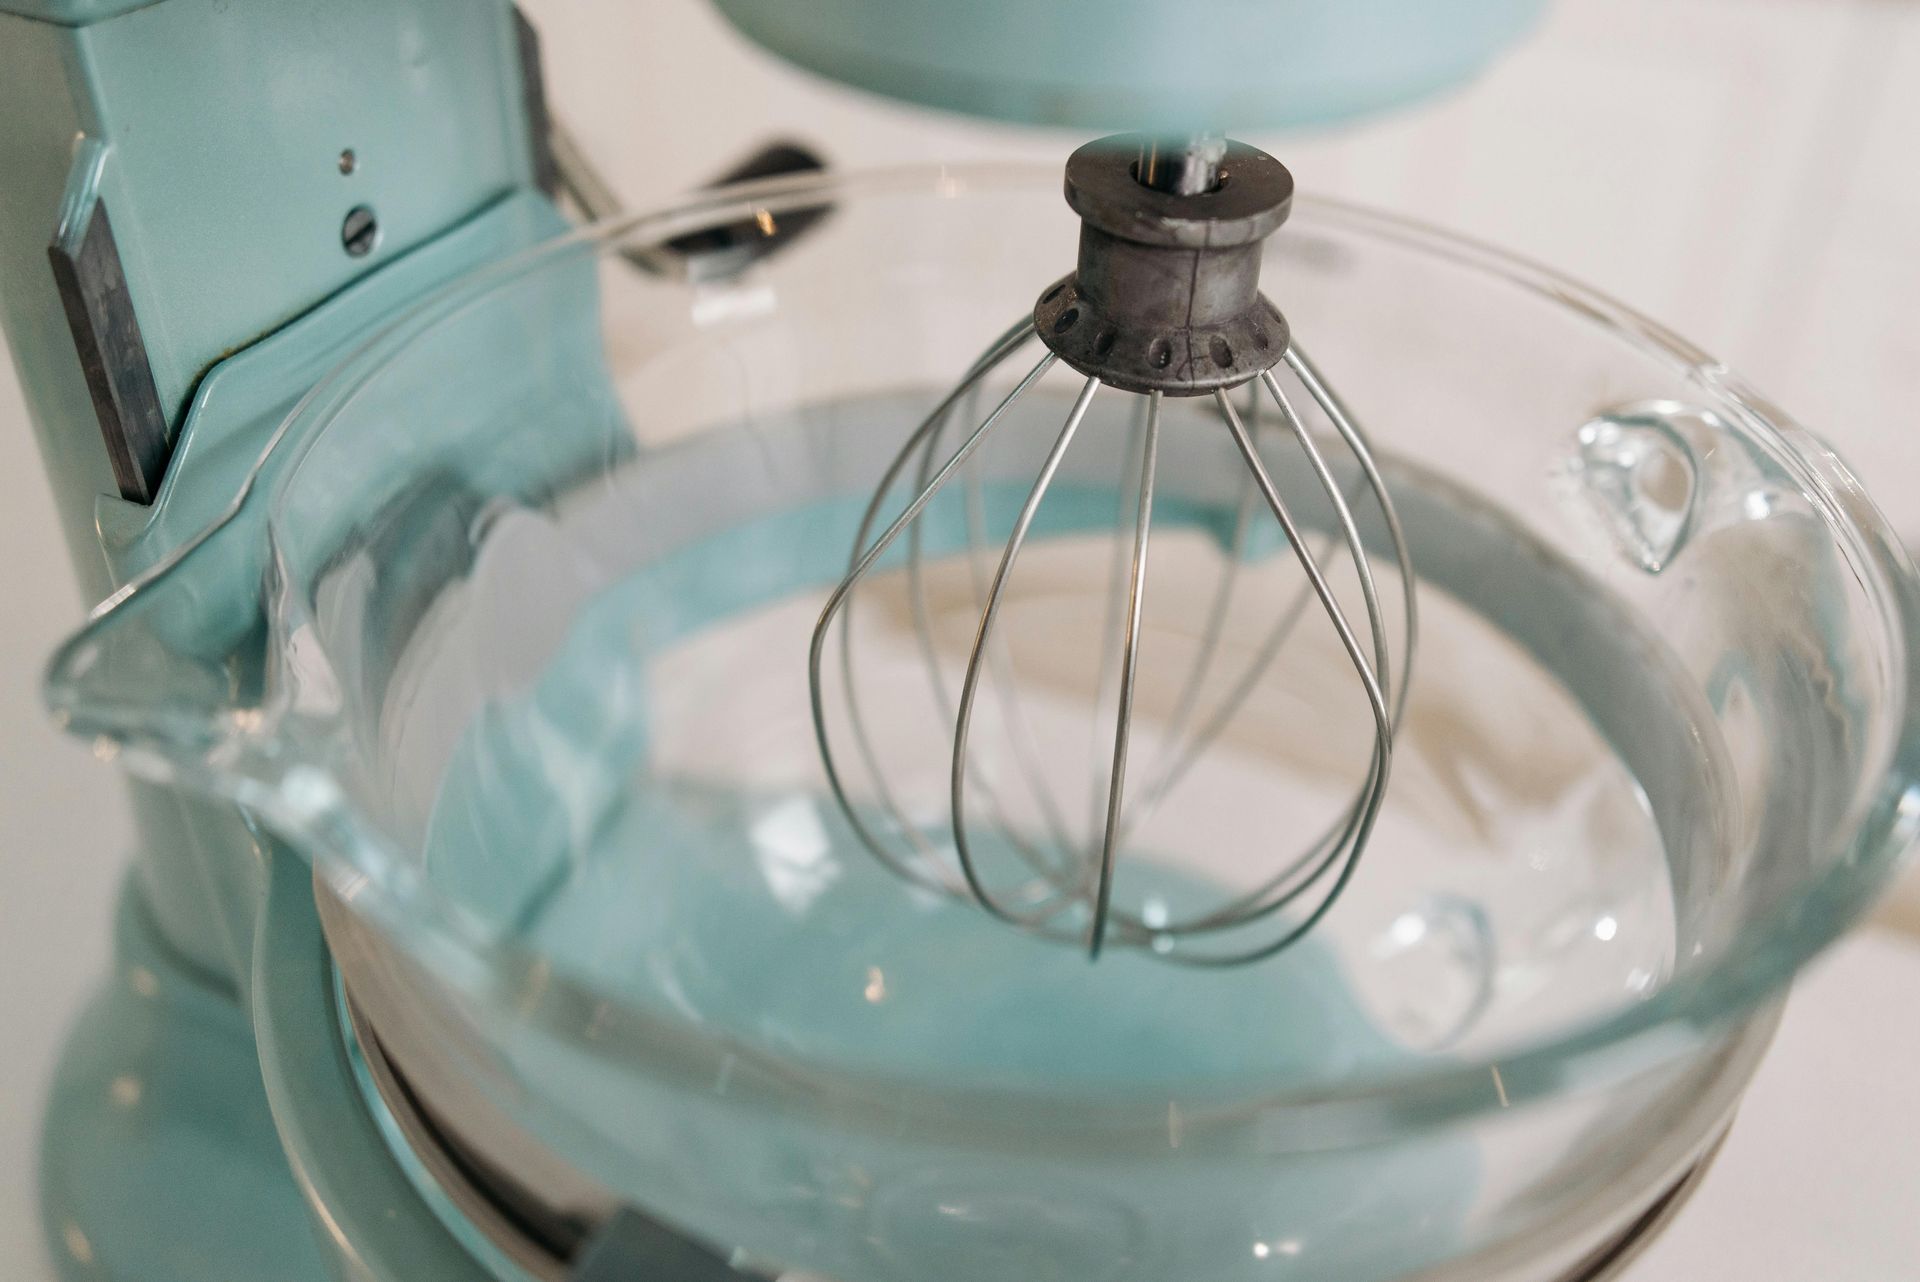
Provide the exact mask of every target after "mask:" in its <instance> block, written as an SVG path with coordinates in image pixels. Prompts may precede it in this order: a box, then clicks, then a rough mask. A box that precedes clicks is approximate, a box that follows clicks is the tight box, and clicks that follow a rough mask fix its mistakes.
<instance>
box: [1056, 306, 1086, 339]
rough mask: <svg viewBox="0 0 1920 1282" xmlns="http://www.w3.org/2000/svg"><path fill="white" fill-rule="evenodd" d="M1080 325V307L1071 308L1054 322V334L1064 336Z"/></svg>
mask: <svg viewBox="0 0 1920 1282" xmlns="http://www.w3.org/2000/svg"><path fill="white" fill-rule="evenodd" d="M1079 323H1080V309H1079V308H1078V307H1069V308H1067V310H1066V311H1064V312H1061V313H1060V315H1059V316H1058V317H1057V318H1055V320H1054V322H1053V332H1054V333H1056V334H1064V333H1066V332H1067V331H1068V330H1070V329H1072V328H1073V327H1074V326H1075V325H1077V324H1079Z"/></svg>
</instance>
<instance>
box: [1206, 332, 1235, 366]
mask: <svg viewBox="0 0 1920 1282" xmlns="http://www.w3.org/2000/svg"><path fill="white" fill-rule="evenodd" d="M1207 355H1209V356H1211V357H1213V363H1214V364H1215V365H1218V366H1219V367H1220V368H1221V369H1226V368H1228V367H1229V366H1231V365H1232V364H1233V348H1231V347H1229V346H1227V340H1226V339H1224V338H1222V337H1220V335H1218V334H1215V335H1214V336H1213V337H1212V338H1210V339H1208V340H1207Z"/></svg>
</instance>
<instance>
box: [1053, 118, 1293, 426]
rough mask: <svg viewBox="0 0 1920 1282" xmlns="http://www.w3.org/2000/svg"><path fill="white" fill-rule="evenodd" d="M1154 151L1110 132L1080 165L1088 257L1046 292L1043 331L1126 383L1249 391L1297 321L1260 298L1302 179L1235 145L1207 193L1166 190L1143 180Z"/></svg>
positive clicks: (1073, 175) (1074, 173) (1071, 355)
mask: <svg viewBox="0 0 1920 1282" xmlns="http://www.w3.org/2000/svg"><path fill="white" fill-rule="evenodd" d="M1154 146H1155V144H1154V143H1153V142H1152V140H1150V139H1145V138H1142V137H1138V136H1133V135H1121V136H1118V137H1113V138H1103V139H1100V140H1099V141H1097V142H1091V143H1088V144H1087V145H1086V146H1084V147H1082V148H1080V149H1079V150H1078V151H1076V152H1074V153H1073V155H1072V157H1071V158H1070V159H1069V160H1068V161H1067V174H1066V197H1067V204H1068V205H1069V206H1070V207H1071V208H1072V209H1073V211H1074V212H1075V213H1077V214H1079V215H1080V220H1081V221H1080V257H1079V265H1078V267H1077V268H1076V269H1075V270H1074V272H1073V273H1072V274H1071V275H1069V276H1067V277H1065V278H1063V279H1062V280H1059V281H1057V282H1055V283H1054V284H1053V285H1051V286H1049V287H1048V288H1047V290H1046V291H1045V292H1044V293H1042V294H1041V295H1040V301H1039V303H1038V304H1037V305H1036V306H1035V308H1034V327H1035V329H1036V331H1037V332H1038V333H1039V335H1040V338H1041V341H1043V342H1044V343H1046V345H1047V346H1048V347H1049V348H1051V349H1052V350H1053V351H1054V352H1055V353H1056V354H1058V355H1059V357H1060V359H1061V360H1063V361H1065V362H1066V363H1067V364H1069V365H1071V366H1072V367H1073V368H1075V369H1077V370H1079V371H1080V372H1081V373H1082V374H1085V375H1087V376H1089V377H1092V378H1098V379H1099V380H1100V381H1101V382H1103V383H1107V384H1111V385H1112V386H1114V387H1118V388H1122V389H1124V390H1126V391H1131V392H1161V393H1164V394H1165V395H1168V396H1201V395H1205V394H1206V393H1208V392H1212V391H1215V390H1216V389H1219V388H1223V387H1236V386H1238V385H1239V384H1241V383H1245V382H1247V381H1248V380H1249V379H1252V378H1254V377H1256V376H1257V375H1259V374H1261V373H1262V372H1264V371H1266V370H1268V369H1271V368H1272V367H1273V366H1274V365H1275V364H1276V363H1277V362H1278V361H1279V360H1280V358H1281V356H1282V355H1283V354H1284V353H1285V352H1286V350H1287V340H1288V334H1287V322H1286V319H1285V317H1283V316H1282V315H1281V314H1280V310H1279V308H1277V307H1275V306H1274V305H1273V304H1272V303H1271V302H1269V301H1268V300H1267V299H1265V298H1263V297H1262V296H1261V294H1260V260H1261V253H1262V248H1263V245H1264V243H1265V241H1266V238H1267V237H1268V236H1270V235H1272V234H1273V232H1274V231H1275V230H1277V229H1278V228H1279V227H1280V225H1281V224H1282V223H1284V222H1285V221H1286V219H1287V214H1288V212H1289V211H1290V210H1291V208H1292V205H1293V175H1291V174H1289V173H1288V172H1287V170H1286V167H1285V166H1283V165H1282V164H1281V163H1280V162H1279V161H1277V160H1275V159H1274V158H1273V157H1272V156H1269V155H1267V154H1266V153H1265V152H1263V151H1260V150H1259V149H1257V148H1254V147H1249V146H1247V145H1246V144H1244V143H1237V142H1229V143H1227V144H1225V146H1224V149H1223V153H1222V155H1221V157H1220V159H1219V162H1218V165H1217V168H1215V170H1214V175H1213V182H1212V184H1211V185H1210V186H1208V187H1207V188H1206V189H1205V190H1200V191H1193V192H1183V191H1179V190H1163V189H1161V188H1158V187H1153V186H1149V185H1148V184H1147V182H1146V181H1144V180H1143V178H1142V172H1143V171H1142V164H1143V160H1142V158H1143V156H1148V155H1151V154H1152V153H1153V151H1154Z"/></svg>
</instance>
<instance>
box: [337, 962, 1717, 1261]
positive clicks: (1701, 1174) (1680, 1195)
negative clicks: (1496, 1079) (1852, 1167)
mask: <svg viewBox="0 0 1920 1282" xmlns="http://www.w3.org/2000/svg"><path fill="white" fill-rule="evenodd" d="M343 1005H344V1007H345V1011H346V1023H347V1034H348V1036H349V1037H350V1038H351V1039H352V1040H353V1042H354V1043H355V1044H356V1049H357V1051H358V1053H359V1055H360V1056H361V1057H362V1060H363V1062H364V1064H365V1067H366V1081H365V1084H366V1085H367V1086H368V1087H369V1088H370V1089H369V1091H368V1098H367V1104H368V1107H369V1108H371V1109H373V1110H375V1112H376V1113H380V1114H383V1115H384V1116H382V1118H381V1121H382V1123H383V1125H382V1129H383V1130H384V1131H386V1132H387V1133H388V1134H390V1135H394V1134H397V1136H398V1137H399V1139H400V1140H401V1141H402V1142H404V1144H405V1145H406V1148H407V1152H405V1153H402V1154H398V1155H397V1156H400V1157H402V1159H403V1164H404V1165H406V1166H407V1168H408V1170H409V1172H410V1173H411V1174H413V1175H414V1177H415V1179H416V1181H419V1180H421V1179H425V1180H430V1181H432V1184H433V1187H432V1188H423V1189H422V1193H423V1194H424V1195H426V1196H427V1200H428V1201H429V1203H430V1204H432V1205H433V1206H434V1207H435V1209H436V1210H438V1211H440V1213H441V1214H442V1215H447V1214H448V1213H452V1214H453V1215H457V1216H459V1217H461V1218H462V1219H463V1220H464V1221H465V1223H464V1225H450V1226H449V1227H452V1228H455V1229H456V1231H458V1230H459V1229H460V1228H463V1227H464V1228H466V1229H468V1230H469V1231H470V1232H471V1231H477V1232H478V1233H480V1234H482V1235H484V1237H485V1238H486V1239H487V1242H488V1244H489V1245H490V1247H491V1248H492V1249H493V1250H494V1251H497V1252H499V1253H501V1254H503V1255H505V1256H506V1257H507V1258H509V1259H511V1260H512V1261H513V1263H514V1264H516V1265H518V1266H519V1267H520V1268H522V1269H524V1270H525V1271H526V1272H527V1273H529V1274H531V1275H532V1276H533V1277H535V1278H537V1279H540V1282H608V1280H609V1279H610V1278H611V1276H612V1275H609V1274H603V1273H602V1272H600V1271H599V1270H598V1269H597V1268H596V1267H593V1266H591V1265H577V1262H578V1261H581V1260H582V1259H584V1258H586V1257H589V1256H594V1255H596V1254H598V1252H596V1247H597V1246H598V1245H600V1244H601V1242H602V1239H603V1238H607V1237H610V1236H612V1235H613V1234H614V1233H615V1232H616V1231H617V1230H621V1229H626V1228H630V1227H631V1226H630V1225H628V1224H623V1223H621V1222H620V1220H622V1219H624V1218H625V1217H619V1218H618V1219H616V1221H614V1222H612V1223H609V1224H608V1225H606V1226H599V1227H596V1226H590V1225H587V1224H585V1223H583V1222H582V1219H581V1217H579V1216H578V1215H574V1214H569V1213H568V1212H565V1211H562V1210H557V1209H555V1208H552V1207H548V1206H545V1205H543V1204H542V1202H541V1200H540V1198H539V1196H538V1195H537V1194H536V1193H534V1192H533V1191H532V1190H530V1189H528V1188H527V1187H526V1186H525V1185H524V1184H522V1183H521V1182H519V1181H517V1180H515V1179H514V1178H513V1177H512V1176H511V1175H509V1174H507V1173H506V1172H503V1171H501V1170H499V1169H498V1168H497V1167H496V1166H494V1165H493V1164H492V1163H490V1162H488V1161H487V1160H486V1159H485V1158H484V1157H482V1156H481V1155H480V1154H478V1153H476V1152H474V1151H473V1150H472V1149H470V1148H468V1147H467V1146H465V1145H463V1144H462V1143H461V1141H460V1139H459V1136H458V1135H457V1133H456V1132H455V1131H454V1130H453V1129H452V1128H451V1127H449V1126H447V1125H445V1124H443V1123H442V1122H440V1121H438V1120H436V1119H435V1118H433V1117H432V1116H431V1115H430V1114H429V1113H428V1112H427V1111H426V1109H425V1108H424V1107H423V1105H422V1103H421V1101H420V1098H419V1096H418V1095H417V1094H416V1093H415V1092H414V1090H413V1089H412V1088H411V1087H410V1086H409V1085H408V1083H407V1081H406V1079H405V1077H404V1076H402V1074H401V1072H400V1070H399V1068H398V1067H397V1066H396V1065H395V1064H394V1063H393V1062H392V1060H391V1059H389V1058H388V1056H387V1054H386V1052H385V1050H384V1049H383V1048H382V1046H381V1044H380V1040H379V1037H378V1036H377V1035H376V1034H375V1033H374V1031H373V1029H372V1028H371V1027H370V1026H369V1025H368V1023H367V1021H366V1019H365V1017H364V1015H363V1014H362V1013H361V1011H360V1010H359V1009H358V1008H357V1007H356V1006H355V1005H354V1003H353V1001H352V999H351V998H350V997H347V998H345V999H344V1001H343ZM1731 1126H1732V1121H1731V1119H1729V1121H1728V1123H1727V1125H1726V1126H1725V1127H1723V1128H1722V1129H1721V1130H1720V1132H1719V1133H1718V1134H1717V1135H1716V1136H1715V1137H1714V1139H1713V1140H1712V1142H1711V1143H1709V1144H1708V1145H1707V1147H1706V1148H1705V1150H1704V1151H1703V1152H1702V1153H1701V1155H1700V1157H1699V1158H1698V1159H1697V1160H1696V1161H1695V1162H1694V1163H1693V1164H1692V1165H1690V1166H1689V1167H1688V1168H1687V1169H1686V1171H1685V1172H1683V1173H1682V1174H1681V1175H1680V1177H1679V1178H1678V1179H1676V1180H1674V1181H1673V1182H1672V1183H1671V1184H1669V1185H1668V1186H1667V1187H1666V1188H1665V1190H1663V1191H1662V1192H1661V1193H1660V1194H1659V1195H1658V1196H1657V1197H1655V1198H1654V1199H1653V1200H1652V1201H1651V1202H1650V1203H1649V1204H1648V1205H1647V1207H1646V1209H1645V1210H1644V1211H1642V1212H1641V1213H1640V1214H1639V1215H1638V1216H1636V1217H1635V1218H1634V1219H1633V1220H1632V1222H1631V1223H1629V1224H1628V1225H1627V1226H1626V1227H1625V1228H1624V1229H1623V1230H1621V1231H1620V1232H1619V1233H1618V1234H1616V1235H1614V1236H1613V1237H1610V1238H1608V1239H1607V1240H1606V1241H1605V1242H1603V1243H1601V1244H1600V1245H1599V1246H1598V1247H1596V1248H1595V1249H1594V1250H1593V1251H1591V1252H1590V1253H1588V1254H1587V1255H1586V1256H1585V1257H1584V1258H1583V1259H1582V1260H1581V1261H1580V1262H1579V1263H1578V1264H1577V1265H1575V1266H1574V1268H1573V1269H1572V1270H1571V1271H1568V1272H1563V1273H1559V1274H1557V1275H1555V1276H1554V1277H1552V1278H1543V1279H1542V1280H1541V1282H1611V1280H1612V1279H1617V1278H1619V1277H1620V1276H1622V1275H1623V1274H1624V1273H1625V1272H1626V1270H1627V1268H1628V1267H1629V1266H1630V1265H1631V1264H1633V1262H1634V1261H1636V1260H1637V1259H1639V1257H1640V1256H1641V1254H1642V1253H1643V1252H1644V1251H1645V1250H1646V1249H1647V1247H1649V1246H1650V1245H1652V1243H1653V1242H1654V1241H1655V1240H1656V1239H1657V1238H1658V1237H1659V1236H1660V1234H1661V1233H1663V1232H1664V1231H1665V1230H1666V1228H1667V1226H1668V1225H1670V1224H1671V1223H1672V1222H1673V1220H1674V1218H1675V1217H1676V1216H1678V1215H1679V1213H1680V1211H1681V1209H1682V1208H1683V1207H1685V1206H1686V1204H1687V1202H1688V1201H1689V1200H1691V1198H1692V1197H1693V1195H1694V1193H1695V1192H1697V1191H1698V1190H1699V1187H1700V1185H1701V1183H1702V1182H1703V1181H1704V1180H1705V1178H1706V1175H1707V1172H1708V1170H1709V1169H1710V1168H1711V1167H1712V1165H1713V1162H1714V1160H1715V1159H1716V1158H1717V1157H1718V1156H1719V1154H1720V1150H1721V1148H1722V1147H1723V1146H1724V1144H1725V1143H1726V1137H1727V1133H1728V1130H1730V1129H1731ZM407 1159H410V1160H407ZM644 1223H645V1225H646V1226H647V1229H648V1231H649V1234H650V1235H651V1236H652V1237H653V1238H654V1239H655V1240H656V1241H658V1240H659V1238H660V1235H661V1234H669V1235H670V1234H671V1230H668V1229H666V1228H665V1226H662V1225H659V1224H658V1222H657V1221H652V1220H644ZM660 1244H661V1245H662V1246H663V1247H664V1248H666V1249H670V1250H672V1253H673V1255H674V1266H675V1268H674V1270H673V1271H669V1272H663V1273H662V1274H661V1276H663V1277H665V1276H673V1277H677V1278H684V1279H686V1282H719V1280H720V1279H721V1278H736V1279H743V1280H745V1279H764V1278H766V1277H768V1276H769V1275H768V1274H764V1273H755V1272H750V1271H745V1270H734V1269H730V1268H728V1267H727V1266H726V1265H725V1264H723V1263H721V1261H720V1259H719V1257H718V1256H714V1255H711V1254H710V1253H709V1252H707V1250H706V1248H704V1247H702V1246H700V1245H699V1244H697V1243H693V1242H690V1241H687V1240H685V1239H679V1240H678V1241H676V1242H661V1243H660ZM686 1250H690V1251H693V1252H697V1253H699V1254H700V1255H702V1256H706V1257H707V1258H708V1259H710V1260H711V1262H712V1264H713V1267H714V1272H713V1273H712V1274H711V1276H709V1275H708V1274H707V1273H705V1272H701V1273H699V1274H698V1275H696V1276H691V1277H689V1276H688V1275H686V1274H685V1272H684V1266H683V1265H682V1258H683V1257H682V1254H681V1252H682V1251H686ZM622 1264H623V1265H624V1266H626V1268H631V1267H632V1266H634V1265H639V1266H641V1267H643V1268H644V1267H646V1264H647V1261H646V1260H645V1259H643V1258H636V1257H635V1256H634V1255H633V1254H632V1253H631V1252H626V1253H623V1254H622ZM618 1276H619V1277H620V1279H621V1282H626V1279H627V1273H626V1271H625V1269H623V1270H622V1271H621V1272H620V1273H619V1275H618Z"/></svg>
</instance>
